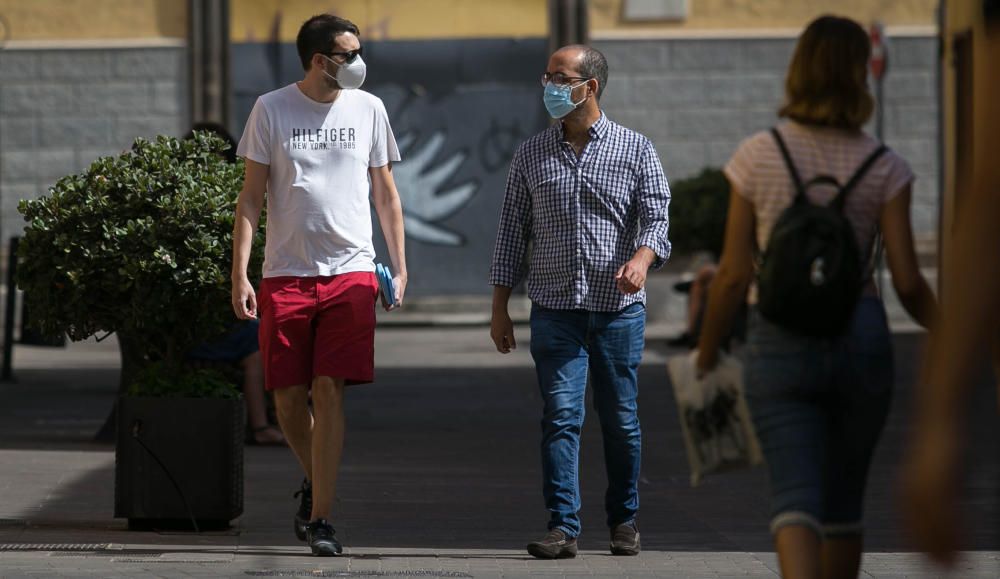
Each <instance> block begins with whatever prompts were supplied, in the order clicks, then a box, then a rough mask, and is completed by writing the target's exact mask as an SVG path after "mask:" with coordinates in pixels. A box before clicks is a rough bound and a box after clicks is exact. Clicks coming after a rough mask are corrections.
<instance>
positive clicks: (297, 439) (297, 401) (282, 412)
mask: <svg viewBox="0 0 1000 579" xmlns="http://www.w3.org/2000/svg"><path fill="white" fill-rule="evenodd" d="M274 407H275V410H277V414H278V424H279V425H281V431H282V432H284V433H285V440H287V441H288V446H290V447H292V452H293V453H295V457H296V458H298V459H299V464H301V465H302V470H303V471H304V472H305V473H306V479H308V480H309V481H312V480H313V466H312V465H313V461H312V440H313V418H312V415H311V414H310V413H309V390H307V389H306V387H305V385H304V384H303V385H301V386H292V387H290V388H278V389H276V390H275V391H274Z"/></svg>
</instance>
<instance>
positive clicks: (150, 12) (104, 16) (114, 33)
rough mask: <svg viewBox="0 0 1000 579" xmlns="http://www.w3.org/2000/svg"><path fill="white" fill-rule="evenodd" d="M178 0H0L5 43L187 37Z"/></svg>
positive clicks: (184, 4)
mask: <svg viewBox="0 0 1000 579" xmlns="http://www.w3.org/2000/svg"><path fill="white" fill-rule="evenodd" d="M187 5H188V3H187V2H185V1H182V0H0V16H3V18H4V19H5V20H6V22H7V25H8V26H9V27H10V30H9V31H8V34H9V37H8V38H7V40H12V41H21V40H28V41H35V40H112V39H126V38H127V39H134V38H182V37H186V36H187Z"/></svg>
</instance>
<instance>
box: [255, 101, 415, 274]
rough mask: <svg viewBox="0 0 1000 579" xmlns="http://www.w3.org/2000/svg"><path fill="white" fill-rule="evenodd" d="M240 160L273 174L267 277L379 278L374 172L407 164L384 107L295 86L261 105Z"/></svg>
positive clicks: (270, 179)
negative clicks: (375, 274) (323, 99)
mask: <svg viewBox="0 0 1000 579" xmlns="http://www.w3.org/2000/svg"><path fill="white" fill-rule="evenodd" d="M236 153H237V154H238V155H240V156H241V157H245V158H247V159H250V160H252V161H256V162H258V163H262V164H265V165H269V166H270V167H269V175H268V181H267V242H266V244H265V248H264V277H278V276H296V277H314V276H327V275H338V274H342V273H348V272H354V271H375V264H374V260H375V248H374V247H373V246H372V220H371V211H370V209H369V202H368V196H369V188H370V186H369V180H368V168H369V167H382V166H384V165H386V164H388V163H389V162H390V161H399V160H400V157H399V150H398V148H397V146H396V139H395V137H394V136H393V134H392V127H390V126H389V116H388V114H386V111H385V105H383V104H382V101H381V99H379V98H378V97H376V96H374V95H372V94H370V93H367V92H365V91H362V90H342V91H341V92H340V96H338V97H337V99H336V100H335V101H334V102H333V103H320V102H316V101H314V100H312V99H310V98H309V97H307V96H306V95H305V94H303V93H302V91H301V90H300V89H299V87H298V85H297V84H294V83H293V84H290V85H288V86H286V87H284V88H280V89H278V90H275V91H272V92H269V93H267V94H265V95H263V96H261V97H260V98H258V99H257V102H256V104H254V107H253V111H251V112H250V118H249V119H247V124H246V129H244V131H243V138H242V139H240V144H239V147H237V149H236Z"/></svg>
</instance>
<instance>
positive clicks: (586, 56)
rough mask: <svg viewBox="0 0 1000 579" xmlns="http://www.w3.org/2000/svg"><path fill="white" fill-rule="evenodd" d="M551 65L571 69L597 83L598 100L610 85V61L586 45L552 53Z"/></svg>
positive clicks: (565, 48)
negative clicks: (608, 84)
mask: <svg viewBox="0 0 1000 579" xmlns="http://www.w3.org/2000/svg"><path fill="white" fill-rule="evenodd" d="M549 62H550V63H551V64H559V65H561V66H563V67H569V68H570V69H571V70H572V71H573V72H575V73H577V75H579V76H582V77H585V78H592V79H594V80H596V81H597V98H598V100H600V98H601V94H603V93H604V87H605V86H606V85H607V83H608V61H607V59H606V58H604V55H603V54H601V52H600V51H599V50H597V49H595V48H592V47H590V46H587V45H585V44H570V45H567V46H563V47H562V48H560V49H559V50H557V51H555V52H553V53H552V57H551V58H550V59H549Z"/></svg>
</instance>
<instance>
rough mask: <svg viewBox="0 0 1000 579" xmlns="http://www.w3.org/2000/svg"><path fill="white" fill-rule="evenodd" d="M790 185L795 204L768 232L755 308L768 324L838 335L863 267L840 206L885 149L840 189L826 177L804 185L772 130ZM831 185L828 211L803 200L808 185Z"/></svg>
mask: <svg viewBox="0 0 1000 579" xmlns="http://www.w3.org/2000/svg"><path fill="white" fill-rule="evenodd" d="M771 134H772V135H774V140H775V141H777V143H778V148H779V149H780V150H781V156H782V157H784V159H785V165H787V166H788V172H789V173H790V174H791V176H792V182H793V183H794V184H795V199H794V200H793V201H792V204H791V206H789V207H788V209H786V210H785V211H784V212H783V213H782V214H781V216H780V217H779V218H778V221H777V222H776V223H775V225H774V229H772V230H771V236H770V238H769V239H768V242H767V249H766V250H765V251H764V254H763V256H762V257H761V261H760V268H759V270H758V274H757V292H758V293H757V307H758V309H759V311H760V313H761V314H762V315H763V316H764V317H765V318H766V319H768V320H770V321H771V322H774V323H775V324H778V325H780V326H782V327H784V328H786V329H788V330H791V331H794V332H797V333H800V334H804V335H807V336H816V337H834V336H838V335H841V334H843V333H844V332H845V331H846V329H847V325H848V323H849V322H850V321H851V316H852V314H853V313H854V308H855V307H856V306H857V303H858V299H859V297H860V295H861V289H862V287H863V283H864V279H863V275H864V265H863V263H862V259H861V253H860V251H858V244H857V241H856V240H855V237H854V229H853V227H852V226H851V223H850V221H848V220H847V218H846V217H845V216H844V203H845V201H846V200H847V196H848V194H850V192H851V190H852V189H854V187H855V186H856V185H857V184H858V182H859V181H860V180H861V178H862V177H864V175H865V173H867V172H868V169H870V168H871V166H872V165H873V164H874V163H875V161H876V160H877V159H878V158H879V157H880V156H882V154H883V153H885V152H886V151H887V150H888V149H887V148H886V146H885V145H880V146H879V147H878V149H876V150H875V151H874V152H873V153H872V154H871V155H869V156H868V158H867V159H865V161H864V163H862V164H861V166H860V167H859V168H858V170H857V171H855V172H854V175H853V176H852V177H851V178H850V179H849V180H848V181H847V184H846V185H844V186H843V187H841V186H840V183H838V182H837V180H836V179H834V178H833V177H831V176H829V175H818V176H816V177H814V178H813V179H811V180H810V181H809V182H808V183H805V184H803V183H802V178H801V177H800V176H799V172H798V170H796V168H795V165H794V164H793V163H792V157H791V155H789V153H788V147H786V146H785V141H784V140H783V139H782V138H781V135H780V134H779V133H778V130H777V129H771ZM820 184H822V185H832V186H834V187H836V188H837V189H838V192H837V195H836V196H835V197H834V198H833V199H832V200H831V201H830V203H829V205H827V206H820V205H814V204H813V203H811V202H810V201H809V199H808V198H807V197H806V190H807V189H808V188H809V187H811V186H813V185H820Z"/></svg>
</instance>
